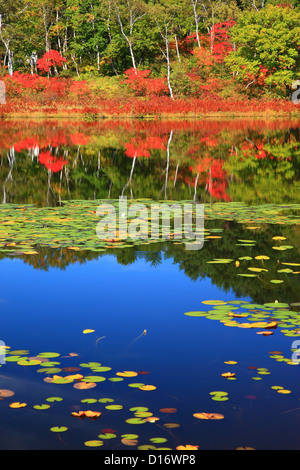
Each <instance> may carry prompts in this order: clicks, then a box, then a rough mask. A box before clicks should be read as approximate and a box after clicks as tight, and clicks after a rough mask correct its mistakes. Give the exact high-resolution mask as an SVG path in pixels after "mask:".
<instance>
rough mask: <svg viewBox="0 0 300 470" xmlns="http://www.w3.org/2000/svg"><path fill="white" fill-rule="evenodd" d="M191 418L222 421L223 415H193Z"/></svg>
mask: <svg viewBox="0 0 300 470" xmlns="http://www.w3.org/2000/svg"><path fill="white" fill-rule="evenodd" d="M193 416H194V417H195V418H197V419H223V418H224V415H222V414H220V413H194V414H193Z"/></svg>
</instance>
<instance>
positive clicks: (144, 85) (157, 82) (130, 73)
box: [124, 68, 168, 96]
mask: <svg viewBox="0 0 300 470" xmlns="http://www.w3.org/2000/svg"><path fill="white" fill-rule="evenodd" d="M150 73H151V70H137V69H134V68H130V69H128V70H126V71H125V72H124V75H125V77H126V79H125V81H124V83H126V85H128V87H129V89H130V90H131V91H133V92H134V94H135V95H136V96H147V95H156V96H158V95H162V94H167V93H168V87H167V83H166V79H165V78H150V77H149V75H150Z"/></svg>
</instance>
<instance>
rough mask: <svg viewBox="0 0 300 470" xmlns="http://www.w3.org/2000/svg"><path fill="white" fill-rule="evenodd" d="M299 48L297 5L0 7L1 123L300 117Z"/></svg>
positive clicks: (95, 2)
mask: <svg viewBox="0 0 300 470" xmlns="http://www.w3.org/2000/svg"><path fill="white" fill-rule="evenodd" d="M299 44H300V3H299V0H291V1H289V2H288V3H282V2H278V1H276V0H267V1H265V0H157V1H155V0H47V1H46V0H14V1H13V2H10V1H7V0H0V78H1V80H2V81H3V82H4V84H5V90H6V100H5V101H6V102H5V103H3V104H2V105H1V106H0V113H1V115H2V116H3V115H9V114H12V113H21V114H22V113H24V112H25V113H32V112H38V111H39V112H41V111H42V112H43V113H46V114H48V115H52V114H54V115H57V114H59V113H63V114H74V113H78V112H79V113H83V114H84V115H85V117H91V118H94V117H95V116H97V115H101V116H107V115H109V116H111V115H118V116H124V115H136V116H142V117H144V116H162V115H164V114H166V115H170V114H173V115H176V114H181V115H182V114H185V115H199V114H205V113H208V112H210V113H218V112H225V113H231V114H232V113H235V112H237V113H246V112H250V113H251V112H252V113H261V112H265V111H266V110H269V111H270V112H271V113H274V114H278V113H281V112H283V113H284V112H288V113H297V112H298V111H299V106H298V105H297V104H298V101H299V100H298V97H296V98H297V99H296V100H294V101H292V100H291V96H292V93H293V90H294V95H295V94H296V93H297V85H298V83H297V80H298V79H299V70H300V60H299V49H300V46H299ZM295 90H296V91H295Z"/></svg>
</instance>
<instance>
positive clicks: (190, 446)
mask: <svg viewBox="0 0 300 470" xmlns="http://www.w3.org/2000/svg"><path fill="white" fill-rule="evenodd" d="M198 449H199V446H192V445H190V444H187V445H186V446H177V447H176V450H198Z"/></svg>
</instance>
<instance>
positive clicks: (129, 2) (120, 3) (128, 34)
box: [112, 0, 146, 70]
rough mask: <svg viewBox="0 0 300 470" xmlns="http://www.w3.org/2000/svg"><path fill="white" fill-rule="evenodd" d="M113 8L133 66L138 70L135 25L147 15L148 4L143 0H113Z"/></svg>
mask: <svg viewBox="0 0 300 470" xmlns="http://www.w3.org/2000/svg"><path fill="white" fill-rule="evenodd" d="M112 5H113V9H114V12H115V15H116V18H117V21H118V24H119V27H120V30H121V33H122V36H123V37H124V39H125V41H126V43H127V45H128V48H129V51H130V56H131V61H132V67H133V68H134V69H135V70H136V69H137V67H136V59H135V56H134V52H133V45H134V27H135V25H136V23H137V22H138V21H139V20H141V19H142V18H143V17H144V16H145V15H146V4H145V3H144V1H143V0H112Z"/></svg>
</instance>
